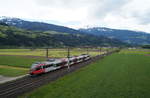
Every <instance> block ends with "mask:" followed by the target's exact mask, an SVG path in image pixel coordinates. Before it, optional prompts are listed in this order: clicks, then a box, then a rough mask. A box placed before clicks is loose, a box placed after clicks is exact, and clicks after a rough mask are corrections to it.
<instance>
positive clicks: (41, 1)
mask: <svg viewBox="0 0 150 98" xmlns="http://www.w3.org/2000/svg"><path fill="white" fill-rule="evenodd" d="M149 5H150V0H0V16H8V17H16V18H23V19H28V20H32V21H41V22H47V23H52V24H58V25H63V26H67V27H71V28H76V29H78V28H87V27H108V28H114V29H129V30H136V31H145V32H148V33H150V6H149Z"/></svg>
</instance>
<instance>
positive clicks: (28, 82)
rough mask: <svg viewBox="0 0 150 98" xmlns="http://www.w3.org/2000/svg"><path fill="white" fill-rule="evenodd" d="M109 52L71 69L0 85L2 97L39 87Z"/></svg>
mask: <svg viewBox="0 0 150 98" xmlns="http://www.w3.org/2000/svg"><path fill="white" fill-rule="evenodd" d="M111 53H112V52H110V53H107V54H105V55H100V56H95V57H92V58H91V59H90V60H88V61H85V62H82V63H78V64H75V65H72V66H71V67H70V69H68V68H62V69H59V70H56V71H53V72H49V73H46V74H42V75H39V76H37V77H30V76H25V77H23V78H21V79H18V80H15V81H12V82H8V83H5V84H1V85H0V98H9V97H10V98H16V97H17V96H19V95H21V94H23V93H26V92H29V91H31V90H33V89H35V88H38V87H40V86H42V85H44V84H48V83H49V82H51V81H54V80H56V79H58V78H60V77H62V76H64V75H66V74H69V73H71V72H74V71H76V70H77V69H79V68H81V67H84V66H86V65H88V64H90V63H92V62H94V61H96V60H98V59H100V58H103V57H104V56H106V55H109V54H111Z"/></svg>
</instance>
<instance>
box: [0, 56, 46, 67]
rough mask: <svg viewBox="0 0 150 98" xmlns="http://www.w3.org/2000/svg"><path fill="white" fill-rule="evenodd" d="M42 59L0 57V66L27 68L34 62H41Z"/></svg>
mask: <svg viewBox="0 0 150 98" xmlns="http://www.w3.org/2000/svg"><path fill="white" fill-rule="evenodd" d="M43 60H44V58H28V57H22V56H0V65H7V66H8V65H9V66H16V67H25V68H29V67H30V66H31V64H32V63H34V62H36V61H43Z"/></svg>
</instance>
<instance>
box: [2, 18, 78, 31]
mask: <svg viewBox="0 0 150 98" xmlns="http://www.w3.org/2000/svg"><path fill="white" fill-rule="evenodd" d="M0 22H2V23H6V24H7V25H10V26H15V27H17V28H21V29H26V30H30V31H49V30H50V31H56V32H64V33H79V32H80V31H78V30H75V29H72V28H68V27H64V26H58V25H54V24H48V23H43V22H31V21H25V20H22V19H19V18H11V17H4V16H2V17H0Z"/></svg>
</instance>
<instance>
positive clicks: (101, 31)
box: [79, 27, 150, 45]
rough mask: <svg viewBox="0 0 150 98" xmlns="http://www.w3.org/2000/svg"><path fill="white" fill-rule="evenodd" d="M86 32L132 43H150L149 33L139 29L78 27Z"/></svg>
mask: <svg viewBox="0 0 150 98" xmlns="http://www.w3.org/2000/svg"><path fill="white" fill-rule="evenodd" d="M79 30H80V31H81V32H84V33H86V34H93V35H96V36H106V37H109V38H116V39H119V40H121V41H123V42H126V43H129V44H133V45H145V44H150V34H149V33H145V32H140V31H131V30H118V29H110V28H103V27H94V28H87V29H79Z"/></svg>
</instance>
